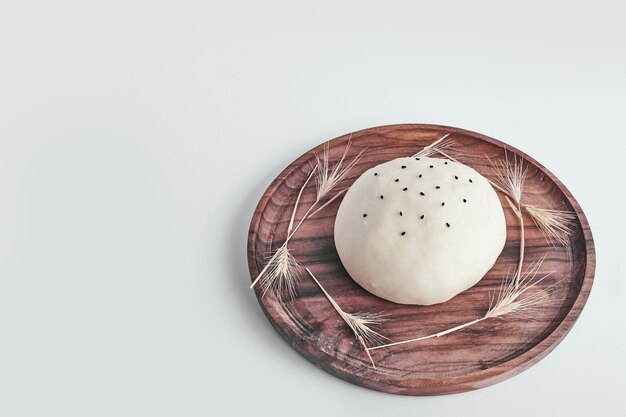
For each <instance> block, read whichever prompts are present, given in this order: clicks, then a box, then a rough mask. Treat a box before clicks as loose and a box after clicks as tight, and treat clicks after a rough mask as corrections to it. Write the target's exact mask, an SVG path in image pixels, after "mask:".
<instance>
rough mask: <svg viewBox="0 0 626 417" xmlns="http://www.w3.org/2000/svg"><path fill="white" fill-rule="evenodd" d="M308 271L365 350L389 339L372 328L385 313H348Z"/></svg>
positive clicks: (383, 319) (380, 320)
mask: <svg viewBox="0 0 626 417" xmlns="http://www.w3.org/2000/svg"><path fill="white" fill-rule="evenodd" d="M305 269H306V271H307V272H308V273H309V275H310V276H311V278H312V279H313V281H315V283H316V284H317V286H318V287H319V288H320V290H322V292H323V293H324V295H325V296H326V298H327V299H328V301H329V302H330V304H331V305H332V306H333V308H334V309H335V311H336V312H337V314H339V317H341V319H342V320H343V321H344V322H345V323H346V324H347V325H348V327H349V328H350V330H352V332H353V333H354V337H355V338H356V339H357V340H358V341H359V343H360V344H361V346H363V349H365V351H366V352H367V351H368V347H369V346H370V345H373V344H380V343H383V342H384V341H385V340H389V339H388V338H387V337H385V336H383V335H382V334H380V333H378V332H377V331H376V330H374V329H372V326H377V325H379V324H381V323H382V322H383V321H385V318H384V317H385V315H384V314H383V313H368V312H360V313H347V312H345V311H344V310H343V309H342V308H341V307H340V306H339V304H337V302H336V301H335V299H334V298H333V297H332V296H331V295H330V294H329V293H328V292H327V291H326V289H324V287H323V286H322V284H320V282H319V281H318V280H317V278H315V275H313V273H312V272H311V270H310V269H309V268H306V267H305ZM368 357H369V359H370V361H371V362H372V366H373V367H374V368H376V364H375V363H374V360H373V359H372V357H371V356H370V355H369V353H368Z"/></svg>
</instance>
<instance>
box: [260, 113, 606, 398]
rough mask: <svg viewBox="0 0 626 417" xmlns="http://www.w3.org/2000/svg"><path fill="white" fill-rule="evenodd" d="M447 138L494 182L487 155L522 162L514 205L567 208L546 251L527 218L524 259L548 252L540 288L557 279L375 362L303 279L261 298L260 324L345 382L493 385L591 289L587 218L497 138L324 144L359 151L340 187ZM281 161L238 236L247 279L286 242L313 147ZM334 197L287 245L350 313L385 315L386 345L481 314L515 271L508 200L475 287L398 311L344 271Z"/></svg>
mask: <svg viewBox="0 0 626 417" xmlns="http://www.w3.org/2000/svg"><path fill="white" fill-rule="evenodd" d="M445 133H450V134H451V136H450V137H451V138H452V139H453V140H454V151H452V152H453V153H454V155H455V156H456V157H457V158H458V159H459V160H460V161H461V162H464V163H466V164H467V165H470V166H472V167H473V168H474V169H476V170H477V171H478V172H480V173H481V174H483V175H484V176H486V177H487V178H490V179H493V178H494V175H493V174H494V172H493V168H492V167H491V165H490V163H489V161H488V160H487V158H486V157H485V156H489V157H490V158H492V159H493V158H502V157H503V156H504V150H505V149H506V150H507V152H509V155H511V153H514V154H516V155H518V156H520V157H523V158H524V161H525V163H526V165H527V166H528V168H529V169H528V176H527V179H526V183H525V188H524V195H523V201H525V202H526V203H531V204H535V205H537V206H539V207H542V208H553V209H564V210H571V211H574V212H575V213H576V215H577V220H576V222H575V224H574V230H573V233H572V234H571V235H570V236H569V244H568V245H566V246H550V245H549V244H548V243H547V242H546V240H545V239H544V237H543V235H541V233H540V232H539V230H538V229H537V228H536V227H535V225H534V223H533V222H532V220H531V219H530V218H528V217H527V216H526V217H525V223H526V228H525V231H526V264H529V263H530V262H532V261H535V260H538V259H539V258H541V257H542V256H544V255H546V260H545V262H544V263H543V266H542V268H541V271H542V272H546V273H547V272H552V274H551V275H550V277H549V278H547V279H546V280H544V281H543V282H542V283H541V285H542V286H543V287H548V286H550V285H552V284H554V283H556V282H558V281H561V282H560V283H559V284H558V286H557V287H556V291H555V292H554V294H552V295H551V296H550V298H549V301H547V302H546V304H545V306H542V307H539V308H535V309H533V310H532V311H530V312H526V313H525V314H524V315H523V316H521V315H515V314H513V315H510V316H507V318H506V319H504V320H499V319H491V320H487V321H484V322H481V323H479V324H477V325H476V326H472V327H469V328H466V329H464V330H461V331H458V332H456V333H452V334H449V335H447V336H445V337H441V338H433V339H428V340H424V341H421V342H417V343H413V344H407V345H401V346H394V347H391V348H388V349H380V350H376V351H373V352H372V356H373V358H374V360H375V361H376V365H377V368H376V369H373V368H372V366H371V364H370V362H369V360H368V358H367V356H366V354H365V352H364V351H363V350H362V349H361V347H360V345H359V343H358V342H357V341H356V340H355V338H354V336H353V335H352V334H351V333H350V331H349V329H348V328H347V327H346V326H345V324H344V323H343V322H342V321H341V319H340V318H339V317H338V315H337V314H336V312H335V311H334V310H333V309H332V307H331V306H330V304H329V303H328V301H327V299H326V298H325V297H324V295H323V294H322V292H321V291H320V290H319V288H318V287H317V286H316V285H315V283H314V282H313V281H312V280H311V279H310V278H308V277H307V276H306V274H305V273H303V274H301V281H300V282H299V284H298V296H297V297H296V299H295V300H293V301H285V300H283V299H281V298H280V297H276V296H275V295H274V294H271V292H268V294H266V295H265V297H261V292H260V291H259V289H258V288H256V289H255V291H256V294H257V297H258V298H259V303H260V305H261V308H262V309H263V311H264V313H265V314H266V316H267V318H268V320H269V321H270V322H271V324H272V325H273V327H274V328H275V329H276V331H277V332H278V333H279V334H280V335H281V336H282V337H283V338H284V339H285V341H286V342H287V343H289V344H290V345H291V346H293V347H294V349H296V350H297V351H298V352H300V353H301V354H302V355H303V356H304V357H305V358H307V359H308V360H310V361H311V362H313V363H314V364H315V365H316V366H317V367H319V368H321V369H323V370H325V371H327V372H329V373H331V374H333V375H336V376H338V377H339V378H342V379H344V380H346V381H349V382H352V383H354V384H357V385H360V386H363V387H366V388H371V389H375V390H379V391H383V392H388V393H395V394H404V395H437V394H449V393H456V392H462V391H468V390H473V389H477V388H481V387H485V386H488V385H491V384H494V383H496V382H499V381H502V380H504V379H506V378H509V377H511V376H513V375H516V374H518V373H520V372H522V371H523V370H525V369H527V368H529V367H530V366H532V365H533V364H535V363H537V362H538V361H539V360H541V359H542V358H543V357H544V356H545V355H547V354H548V353H549V352H550V351H551V350H552V349H553V348H554V347H555V346H556V345H557V344H558V343H559V342H560V341H561V340H562V339H563V337H565V335H566V334H567V332H568V331H569V330H570V328H571V327H572V325H573V324H574V322H575V321H576V319H577V318H578V316H579V315H580V312H581V310H582V308H583V306H584V304H585V302H586V300H587V297H588V295H589V292H590V290H591V286H592V282H593V277H594V270H595V251H594V244H593V238H592V236H591V230H590V228H589V224H588V223H587V220H586V218H585V215H584V214H583V212H582V210H581V208H580V206H579V205H578V203H577V202H576V200H575V199H574V197H573V196H572V195H571V193H570V192H569V191H568V190H567V188H565V186H564V185H563V184H562V183H561V182H560V181H559V180H558V179H557V178H556V177H555V176H554V175H553V174H552V173H550V172H549V171H548V170H547V169H546V168H544V167H543V166H542V165H541V164H539V163H538V162H537V161H535V160H534V159H532V158H531V157H529V156H528V155H526V154H524V153H523V152H521V151H519V150H517V149H515V148H512V147H510V146H508V145H505V144H504V143H502V142H500V141H498V140H496V139H492V138H489V137H487V136H484V135H481V134H478V133H474V132H470V131H467V130H462V129H457V128H451V127H445V126H435V125H418V124H411V125H394V126H382V127H376V128H372V129H367V130H362V131H359V132H356V133H353V134H351V135H345V136H342V137H339V138H336V139H333V140H331V141H330V155H331V160H332V159H338V158H339V157H340V156H341V153H342V152H343V149H344V147H345V145H346V142H347V140H348V137H350V136H351V142H352V147H351V150H350V154H349V155H350V156H354V155H356V154H357V153H358V152H359V151H360V150H361V149H363V148H367V151H366V152H365V154H364V156H363V158H362V159H361V160H360V162H359V163H358V164H357V166H356V167H355V168H354V169H353V170H352V171H351V173H350V175H349V176H348V178H346V180H345V181H344V183H343V184H342V186H345V187H347V186H349V185H350V184H352V182H353V181H354V180H355V179H356V178H357V177H358V176H359V175H360V174H361V173H362V172H364V171H365V170H367V169H369V168H370V167H372V166H374V165H377V164H379V163H382V162H386V161H389V160H391V159H393V158H397V157H400V156H410V155H412V154H414V153H416V152H418V151H420V150H421V149H422V148H423V147H424V146H426V145H428V144H430V143H431V142H432V141H433V140H435V139H437V138H439V137H440V136H442V135H443V134H445ZM321 151H322V145H320V146H318V147H317V148H315V149H312V150H310V151H309V152H307V153H305V154H304V155H302V156H301V157H300V158H298V159H297V160H296V161H294V162H293V163H291V164H290V165H289V166H288V167H287V168H285V170H284V171H283V172H281V173H280V175H279V176H278V177H277V178H276V179H275V180H274V181H273V182H272V184H271V185H270V186H269V187H268V189H267V190H266V192H265V193H264V195H263V197H262V198H261V200H260V201H259V204H258V206H257V208H256V210H255V212H254V215H253V218H252V222H251V224H250V231H249V237H248V264H249V269H250V275H251V278H252V279H254V278H255V277H256V276H257V275H258V273H259V271H260V270H261V269H262V267H263V266H264V263H265V261H266V257H267V254H268V253H270V252H271V251H272V250H275V249H276V248H277V247H278V246H279V245H280V244H282V242H283V241H284V239H285V238H286V233H287V226H288V224H289V218H290V216H291V210H292V209H293V204H294V201H295V198H296V196H297V193H298V191H299V188H300V187H301V185H302V184H303V183H304V181H305V179H306V177H307V175H308V174H309V172H310V170H311V165H310V164H311V162H312V159H313V157H314V154H313V152H321ZM314 200H315V186H314V185H313V184H310V185H309V186H308V187H307V188H306V189H305V191H304V193H303V195H302V199H301V203H300V210H299V215H301V214H303V213H304V211H305V210H306V209H307V208H308V207H309V206H310V204H311V203H312V202H313V201H314ZM340 200H341V199H338V200H336V201H335V202H333V203H332V204H330V205H329V206H328V207H327V208H325V209H324V210H323V211H321V212H320V213H318V214H317V215H316V216H315V217H314V218H311V219H309V220H306V221H305V222H304V223H303V225H302V227H301V228H300V230H299V231H298V233H297V234H296V235H295V236H294V238H293V239H292V240H291V241H290V243H289V247H290V249H291V250H292V252H293V253H294V255H295V256H296V257H297V258H298V260H299V261H300V262H301V263H302V264H303V265H305V266H307V267H309V268H310V269H311V270H312V271H313V273H315V275H316V277H317V278H318V279H319V280H320V282H321V283H322V285H324V287H325V288H326V290H327V291H328V292H329V293H330V294H331V295H332V296H333V297H334V298H335V300H336V301H337V302H338V303H339V305H341V306H342V308H343V309H344V310H346V311H348V312H357V311H368V312H379V311H384V312H386V313H388V314H389V320H388V321H386V322H385V323H384V324H383V325H382V326H380V327H379V330H380V331H381V332H382V333H383V334H384V335H386V336H387V337H389V338H391V339H393V340H396V341H398V340H405V339H409V338H413V337H419V336H422V335H427V334H431V333H435V332H438V331H441V330H445V329H447V328H449V327H453V326H455V325H458V324H461V323H464V322H466V321H469V320H472V319H474V318H477V317H480V316H482V315H483V314H484V312H485V311H486V309H487V307H488V304H489V295H490V294H492V293H493V292H494V291H496V290H497V289H498V288H499V286H500V284H501V282H502V278H503V277H504V276H505V275H506V274H507V273H509V272H511V271H513V270H514V269H515V267H516V266H517V262H518V252H519V233H520V231H519V226H518V222H517V219H516V218H515V216H514V214H513V212H512V211H511V209H510V208H509V207H508V205H507V204H506V203H504V201H502V202H503V208H504V211H505V215H506V220H507V242H506V246H505V248H504V250H503V252H502V254H501V255H500V257H499V258H498V261H497V262H496V264H495V266H494V267H493V268H492V269H491V270H490V271H489V272H488V273H487V275H486V276H485V277H484V278H483V279H482V280H481V281H480V282H479V283H478V284H477V285H476V286H474V287H472V288H470V289H469V290H467V291H465V292H463V293H461V294H459V295H458V296H456V297H455V298H453V299H452V300H450V301H448V302H446V303H442V304H438V305H434V306H407V305H399V304H394V303H391V302H389V301H385V300H382V299H380V298H378V297H375V296H373V295H372V294H370V293H368V292H367V291H365V290H363V289H362V288H361V287H360V286H359V285H358V284H356V283H355V282H354V281H353V280H352V279H351V278H350V277H349V275H348V274H347V273H346V271H345V269H344V268H343V266H342V264H341V262H340V260H339V258H338V255H337V252H336V250H335V246H334V240H333V225H334V219H335V215H336V212H337V209H338V207H339V204H340Z"/></svg>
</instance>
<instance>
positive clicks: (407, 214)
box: [335, 157, 506, 305]
mask: <svg viewBox="0 0 626 417" xmlns="http://www.w3.org/2000/svg"><path fill="white" fill-rule="evenodd" d="M505 240H506V222H505V219H504V212H503V211H502V206H501V204H500V200H499V198H498V196H497V194H496V192H495V190H494V189H493V188H492V187H491V184H489V182H488V181H487V179H486V178H485V177H483V176H482V175H480V174H479V173H478V172H476V171H475V170H473V169H472V168H470V167H468V166H466V165H463V164H461V163H457V162H453V161H449V160H445V159H439V158H425V157H424V158H415V157H409V158H398V159H394V160H392V161H389V162H385V163H383V164H380V165H378V166H376V167H374V168H371V169H369V170H368V171H366V172H365V173H364V174H363V175H361V176H360V177H359V178H358V179H357V180H356V181H355V182H354V184H353V185H352V186H351V187H350V189H349V190H348V191H347V192H346V195H345V197H344V199H343V201H342V203H341V206H340V207H339V211H338V212H337V218H336V220H335V245H336V247H337V252H338V253H339V257H340V258H341V262H342V263H343V265H344V267H345V268H346V270H347V271H348V273H349V274H350V276H351V277H352V278H353V279H354V280H355V281H356V282H357V283H359V284H360V285H361V286H362V287H363V288H365V289H366V290H367V291H369V292H371V293H372V294H374V295H377V296H379V297H381V298H384V299H386V300H389V301H393V302H396V303H401V304H420V305H430V304H436V303H442V302H444V301H447V300H449V299H450V298H452V297H454V296H455V295H457V294H458V293H460V292H462V291H465V290H466V289H468V288H470V287H472V286H473V285H474V284H476V283H477V282H478V281H480V279H481V278H482V277H483V276H484V275H485V273H486V272H487V271H489V269H491V267H492V266H493V264H494V263H495V261H496V259H497V258H498V256H499V255H500V252H502V249H503V248H504V243H505Z"/></svg>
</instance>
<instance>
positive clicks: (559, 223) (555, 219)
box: [523, 204, 576, 245]
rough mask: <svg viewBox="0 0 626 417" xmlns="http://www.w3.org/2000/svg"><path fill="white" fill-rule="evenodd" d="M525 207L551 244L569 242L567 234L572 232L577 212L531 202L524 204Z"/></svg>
mask: <svg viewBox="0 0 626 417" xmlns="http://www.w3.org/2000/svg"><path fill="white" fill-rule="evenodd" d="M523 207H524V209H526V212H527V213H528V214H529V215H530V217H531V219H533V222H535V224H536V225H537V227H538V228H539V230H540V231H541V233H542V234H543V235H544V237H545V238H546V240H547V241H548V242H549V243H550V244H555V243H559V244H561V245H566V244H567V236H568V235H569V234H570V233H572V226H571V224H572V222H573V221H574V220H575V219H576V213H574V212H571V211H564V210H553V209H544V208H540V207H536V206H533V205H530V204H524V205H523Z"/></svg>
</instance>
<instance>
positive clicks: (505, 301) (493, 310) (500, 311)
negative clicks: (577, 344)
mask: <svg viewBox="0 0 626 417" xmlns="http://www.w3.org/2000/svg"><path fill="white" fill-rule="evenodd" d="M544 260H545V256H544V257H542V258H541V259H540V260H539V261H536V262H533V263H531V264H530V266H528V268H527V269H526V271H525V272H524V273H523V274H522V275H521V277H516V275H517V272H515V274H514V276H512V277H508V278H505V279H504V280H503V282H502V285H501V286H500V289H499V291H498V292H497V293H494V294H492V295H491V297H490V303H489V308H488V309H487V311H486V312H485V314H484V315H483V316H481V317H479V318H477V319H474V320H471V321H468V322H466V323H463V324H460V325H458V326H454V327H452V328H449V329H446V330H443V331H440V332H437V333H433V334H429V335H427V336H421V337H417V338H413V339H408V340H402V341H399V342H392V343H387V344H384V345H378V346H374V347H370V348H367V350H368V351H372V350H376V349H382V348H387V347H391V346H397V345H404V344H407V343H414V342H419V341H421V340H426V339H432V338H435V337H441V336H445V335H447V334H450V333H454V332H456V331H458V330H461V329H464V328H466V327H470V326H473V325H475V324H477V323H480V322H481V321H484V320H488V319H494V318H500V319H503V318H505V317H507V316H508V315H510V314H513V313H521V312H524V311H527V310H529V309H531V308H533V307H536V306H537V305H540V304H541V303H543V302H544V300H545V299H546V298H548V297H549V296H550V295H552V293H553V292H554V289H555V288H556V286H557V285H558V284H559V283H560V282H561V281H558V282H556V283H554V284H552V285H550V286H549V287H547V288H546V289H544V290H543V291H536V292H533V293H531V294H529V295H526V296H524V297H523V295H525V294H526V293H527V292H528V291H530V290H532V289H533V288H535V287H536V286H537V285H538V284H539V283H540V282H542V281H543V280H544V279H546V278H547V277H548V276H550V274H545V275H542V276H541V277H539V278H537V275H538V273H539V270H540V268H541V265H542V264H543V261H544ZM516 278H519V280H517V279H516ZM518 281H519V285H518V286H516V282H518Z"/></svg>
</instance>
